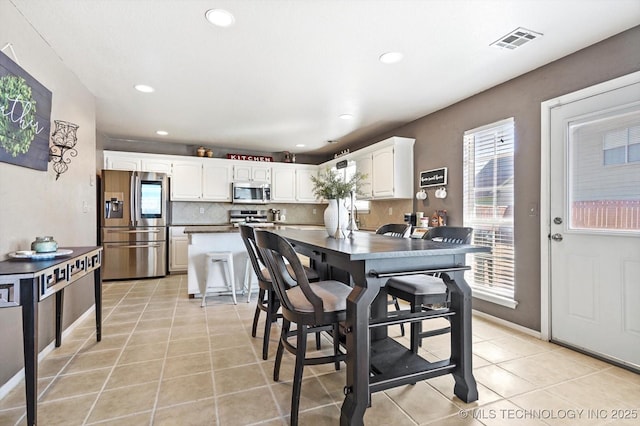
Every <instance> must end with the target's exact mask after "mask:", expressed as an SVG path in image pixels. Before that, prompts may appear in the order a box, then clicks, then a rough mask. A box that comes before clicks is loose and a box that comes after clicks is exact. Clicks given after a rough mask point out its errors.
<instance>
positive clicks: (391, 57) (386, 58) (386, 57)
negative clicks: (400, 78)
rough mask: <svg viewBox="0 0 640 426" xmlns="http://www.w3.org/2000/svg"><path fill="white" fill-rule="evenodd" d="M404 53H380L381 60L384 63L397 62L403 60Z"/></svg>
mask: <svg viewBox="0 0 640 426" xmlns="http://www.w3.org/2000/svg"><path fill="white" fill-rule="evenodd" d="M403 57H404V55H403V54H402V53H401V52H387V53H383V54H382V55H380V58H378V59H380V62H382V63H383V64H396V63H398V62H400V61H401V60H402V58H403Z"/></svg>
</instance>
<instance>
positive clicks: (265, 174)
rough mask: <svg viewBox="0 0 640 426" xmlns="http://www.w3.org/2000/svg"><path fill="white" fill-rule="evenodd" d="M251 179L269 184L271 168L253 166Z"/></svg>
mask: <svg viewBox="0 0 640 426" xmlns="http://www.w3.org/2000/svg"><path fill="white" fill-rule="evenodd" d="M251 179H252V180H257V181H260V182H271V167H270V166H267V167H265V166H253V167H252V168H251Z"/></svg>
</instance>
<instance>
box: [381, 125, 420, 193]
mask: <svg viewBox="0 0 640 426" xmlns="http://www.w3.org/2000/svg"><path fill="white" fill-rule="evenodd" d="M383 143H386V144H387V146H384V147H383V148H381V149H377V150H375V151H373V152H372V153H371V186H372V192H373V199H381V198H413V195H414V191H413V144H414V139H409V138H401V137H397V136H395V137H392V138H389V139H387V140H386V141H383V142H381V144H383Z"/></svg>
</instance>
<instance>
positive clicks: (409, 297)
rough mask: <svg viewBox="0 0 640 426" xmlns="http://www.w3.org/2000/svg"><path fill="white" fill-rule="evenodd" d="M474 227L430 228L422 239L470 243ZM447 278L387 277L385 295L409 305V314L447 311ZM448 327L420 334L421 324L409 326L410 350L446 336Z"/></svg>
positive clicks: (419, 276)
mask: <svg viewBox="0 0 640 426" xmlns="http://www.w3.org/2000/svg"><path fill="white" fill-rule="evenodd" d="M472 234H473V228H466V227H455V226H438V227H435V228H431V229H429V231H428V232H426V233H425V234H424V235H423V237H422V238H423V239H425V240H433V241H442V242H446V243H453V244H471V236H472ZM450 280H451V279H450V277H449V276H448V275H447V274H446V273H444V274H442V275H441V276H433V275H423V274H420V275H406V276H398V277H392V278H389V280H388V281H387V284H386V289H387V293H388V294H389V295H391V296H393V297H395V298H397V299H400V300H405V301H407V302H409V304H410V305H411V312H421V311H423V310H433V309H438V308H446V307H448V304H449V292H448V290H447V285H446V284H445V281H450ZM450 330H451V327H443V328H439V329H435V330H429V331H425V332H423V331H422V322H420V321H419V322H412V323H411V350H412V351H413V352H414V353H417V352H418V347H419V346H422V339H424V338H426V337H430V336H436V335H439V334H444V333H448V332H449V331H450Z"/></svg>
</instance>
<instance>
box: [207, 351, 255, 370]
mask: <svg viewBox="0 0 640 426" xmlns="http://www.w3.org/2000/svg"><path fill="white" fill-rule="evenodd" d="M211 358H212V359H213V369H214V370H220V369H224V368H230V367H237V366H239V365H246V364H255V363H256V362H258V357H257V356H256V353H255V352H254V351H253V348H252V347H251V346H249V345H247V346H244V347H237V348H230V349H222V350H219V351H216V350H214V351H213V352H212V353H211ZM260 359H262V358H260Z"/></svg>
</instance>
